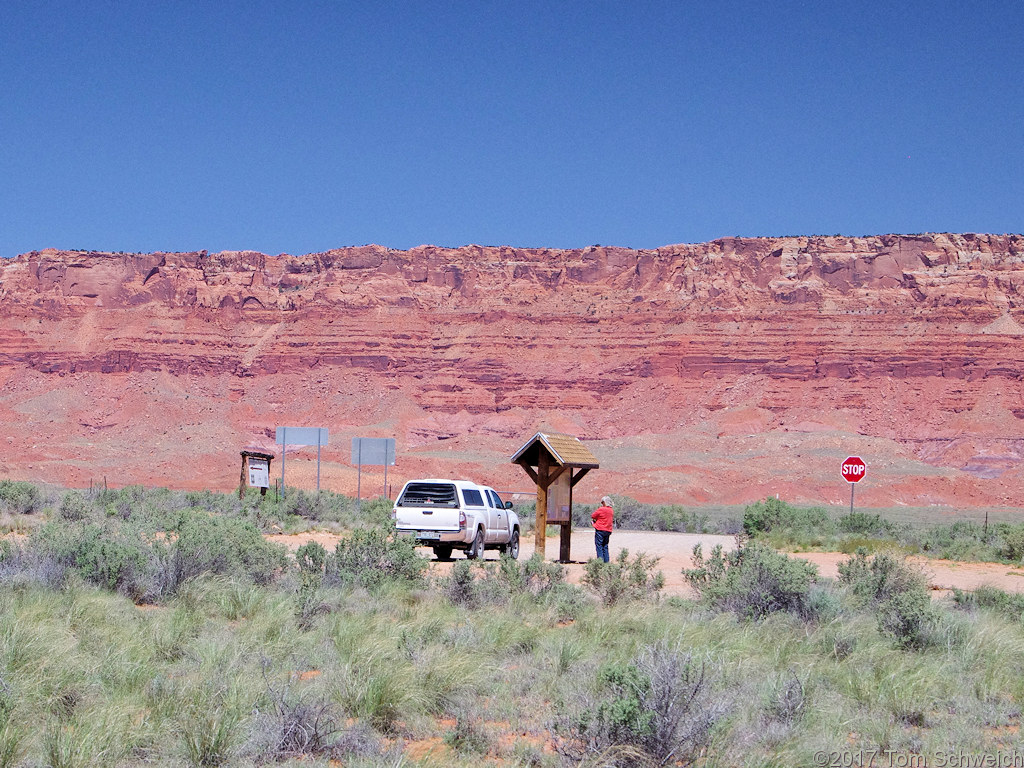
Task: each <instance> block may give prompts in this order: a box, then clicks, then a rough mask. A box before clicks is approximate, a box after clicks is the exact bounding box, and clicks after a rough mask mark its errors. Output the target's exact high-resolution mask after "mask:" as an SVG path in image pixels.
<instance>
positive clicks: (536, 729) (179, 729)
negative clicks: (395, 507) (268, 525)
mask: <svg viewBox="0 0 1024 768" xmlns="http://www.w3.org/2000/svg"><path fill="white" fill-rule="evenodd" d="M104 498H105V502H104V503H105V504H106V505H109V506H111V508H112V514H110V515H108V514H107V512H106V511H102V517H99V516H97V514H96V510H95V509H93V508H91V507H87V508H86V510H85V516H84V517H81V518H80V519H72V518H79V516H80V514H81V511H82V509H81V508H80V507H79V506H78V505H77V502H69V503H68V504H67V505H64V504H63V500H62V499H63V497H61V496H59V495H56V496H54V497H53V498H52V500H51V502H48V503H52V505H53V507H52V509H51V511H50V512H46V511H44V510H40V511H35V512H32V513H31V514H33V515H38V516H40V517H41V518H45V517H47V516H51V515H52V516H54V517H56V516H57V515H63V516H64V517H62V518H61V519H62V520H64V521H65V525H66V526H67V527H69V528H71V527H74V526H88V525H99V526H101V527H102V526H103V525H105V524H107V521H115V523H116V525H117V526H124V525H126V524H127V525H137V528H136V529H133V530H140V531H141V530H142V529H143V527H144V525H151V524H152V525H153V526H155V525H156V523H157V522H158V521H167V520H171V521H172V522H173V521H174V520H175V519H177V516H179V515H180V514H181V512H182V510H180V509H176V508H175V505H176V504H177V502H176V501H175V500H174V499H175V497H174V496H173V494H159V493H153V494H150V492H148V491H144V490H133V491H130V492H124V493H119V494H118V495H116V496H105V497H104ZM214 502H216V499H215V498H213V497H211V498H205V497H203V498H198V499H197V498H193V499H191V500H190V501H189V503H190V504H191V505H192V506H190V507H189V508H188V512H187V516H189V517H191V518H192V519H198V518H195V517H193V516H195V515H199V514H203V515H207V516H209V515H217V514H220V513H218V512H216V511H211V510H209V509H205V508H203V506H202V505H203V504H208V505H209V506H211V507H212V506H214ZM136 505H143V506H145V507H147V508H148V509H150V512H148V513H146V514H145V515H143V514H142V513H141V512H139V510H138V507H137V506H136ZM60 506H63V507H64V508H63V511H61V510H60V509H59V507H60ZM197 510H198V511H197ZM218 519H226V520H237V521H238V522H239V524H240V525H241V526H242V527H240V528H239V529H238V530H237V531H236V532H235V533H237V534H238V535H240V536H242V537H243V541H244V540H245V539H244V536H245V535H246V534H244V531H245V530H248V528H246V526H248V525H251V521H247V520H245V519H244V516H241V515H239V516H237V517H235V516H232V515H231V514H230V513H224V516H223V517H222V518H218ZM133 521H134V522H133ZM46 524H47V522H46V521H45V520H44V523H43V526H45V525H46ZM243 524H244V525H243ZM874 525H875V522H874V521H871V520H869V521H867V522H863V521H861V522H858V523H857V525H856V526H853V527H856V528H858V529H859V530H861V531H863V530H864V529H865V528H866V527H870V526H874ZM43 526H40V527H43ZM118 530H120V531H122V532H124V530H125V529H124V528H118ZM769 533H770V531H769ZM372 534H373V532H372V531H368V532H367V533H366V534H365V535H363V536H361V537H352V538H350V539H349V540H348V541H349V542H350V543H349V545H348V548H346V549H344V550H343V558H342V560H341V562H336V563H335V565H334V567H335V568H336V569H338V571H337V573H334V575H330V573H329V569H330V567H331V565H330V562H331V558H332V557H333V558H336V557H337V553H336V552H335V553H327V552H317V551H315V550H313V549H310V550H308V551H307V552H306V557H305V560H304V562H305V566H304V567H303V568H304V569H300V568H299V566H298V565H297V564H295V562H294V561H293V560H289V561H287V562H286V563H285V564H284V565H283V566H281V568H280V569H278V570H276V572H275V573H274V574H273V575H272V576H271V577H270V578H255V577H254V576H253V575H251V574H250V573H248V572H247V570H246V569H245V568H244V567H243V568H237V569H235V568H225V569H219V570H218V569H217V568H213V567H211V568H207V569H202V570H200V571H198V572H196V573H195V574H193V575H191V576H190V577H189V578H187V579H185V580H183V581H182V582H181V583H180V584H179V585H178V588H177V589H176V590H174V591H173V592H168V593H165V594H164V595H162V596H161V597H160V599H159V600H157V601H156V602H155V603H152V604H141V605H136V604H135V602H134V600H133V596H132V595H131V594H130V593H128V592H126V591H125V590H123V589H122V588H121V587H120V586H119V585H118V582H117V581H116V580H115V581H114V582H113V583H111V582H110V581H109V580H104V579H92V578H87V574H85V573H83V572H82V570H81V567H80V566H79V565H78V564H77V563H72V562H70V561H68V562H66V563H65V566H64V567H65V568H66V570H67V574H65V578H63V579H62V580H48V579H42V578H35V577H34V576H29V577H27V576H25V572H26V571H29V572H30V573H35V571H31V569H30V565H31V564H30V562H29V560H28V559H27V558H23V559H20V560H19V559H18V557H20V556H22V555H26V553H27V552H28V550H25V551H22V552H21V553H20V555H15V554H12V553H11V552H8V555H7V557H13V558H14V559H13V560H9V561H8V560H7V559H6V557H5V558H4V560H3V561H0V563H2V562H7V565H8V568H7V571H6V572H5V575H4V576H3V578H2V579H0V768H2V766H4V765H20V766H26V768H27V767H28V766H33V767H34V766H54V765H68V766H86V765H97V766H100V765H130V764H150V765H168V766H170V765H188V766H215V765H223V766H236V765H237V766H255V765H295V766H298V765H327V764H328V763H329V762H330V761H335V762H336V763H340V764H344V765H353V766H367V767H370V766H372V767H374V768H376V767H377V766H394V765H398V764H401V765H409V766H412V765H454V766H480V765H482V764H501V765H514V766H526V765H530V766H543V767H544V768H556V766H567V765H577V764H588V765H623V764H630V765H657V764H665V765H679V764H687V763H692V764H695V765H708V766H712V765H723V766H724V765H779V764H787V765H809V764H813V762H814V755H815V753H816V752H817V751H819V750H823V749H824V750H853V751H856V750H858V749H864V750H869V751H870V750H882V751H883V753H884V750H886V749H889V750H896V751H900V753H901V754H902V753H907V754H909V753H914V754H924V755H932V756H934V755H935V754H936V753H937V752H939V751H940V750H941V751H947V752H954V751H956V750H961V749H962V750H967V751H970V752H975V753H983V752H986V751H994V750H996V749H999V748H1000V747H1001V746H1002V747H1006V746H1007V745H1008V744H1012V743H1015V741H1014V740H1015V739H1016V736H1015V734H1016V733H1017V729H1019V727H1020V725H1021V712H1022V707H1024V625H1022V616H1021V613H1022V609H1021V605H1020V602H1019V600H1018V599H1017V598H1015V597H1013V596H1010V595H1006V594H1005V593H1001V592H999V591H998V590H993V589H991V588H989V589H983V590H979V591H977V592H975V593H960V594H958V595H955V596H954V598H953V599H952V600H950V601H948V602H934V603H933V602H930V601H929V602H928V603H927V605H921V606H918V607H923V608H925V613H923V614H921V615H920V616H918V618H920V619H922V621H921V622H919V623H917V624H913V623H905V624H899V623H898V621H900V620H903V619H907V618H911V619H912V618H914V616H917V614H914V613H913V612H912V609H914V607H915V605H917V603H916V602H914V601H916V600H917V597H916V596H919V595H920V588H921V584H920V582H919V580H917V579H915V578H914V574H913V573H907V572H905V571H903V570H901V569H902V568H903V567H904V565H905V564H904V563H903V562H902V561H900V560H899V559H898V558H896V557H889V558H886V557H882V558H879V557H877V556H875V557H872V556H871V555H869V554H867V553H865V554H863V555H861V556H859V557H854V558H853V559H852V561H851V564H849V565H847V566H844V578H843V579H842V580H841V581H839V582H834V583H833V582H829V581H827V580H824V579H821V578H820V577H818V576H817V575H815V574H813V573H811V572H809V571H807V570H806V569H804V568H800V567H796V568H794V567H793V566H792V564H791V563H789V562H787V561H786V559H785V558H782V557H781V556H780V555H777V553H772V552H770V551H768V550H767V548H765V545H764V543H763V541H758V542H756V544H755V545H747V547H744V548H742V549H745V550H747V552H746V554H745V555H743V556H742V557H737V558H734V559H732V560H725V559H723V560H722V562H721V563H720V566H721V567H720V568H718V566H713V567H712V566H711V565H710V564H709V563H708V562H706V561H705V562H702V563H701V564H700V566H701V567H703V568H705V570H706V571H707V572H706V573H705V574H704V575H703V576H702V577H695V578H698V580H701V579H703V582H702V583H703V584H704V588H703V591H704V593H705V594H704V596H703V598H702V599H700V600H684V599H680V598H672V599H666V598H658V597H657V590H656V589H653V586H655V582H653V581H651V579H652V578H653V577H654V573H653V568H654V567H655V566H654V565H653V564H652V563H651V562H650V560H649V559H647V558H639V557H637V558H629V559H628V560H627V561H625V562H624V563H623V566H624V567H623V568H622V569H621V570H620V572H618V573H617V574H616V573H612V572H610V571H609V572H607V573H605V572H602V573H600V574H596V575H595V578H594V579H593V580H592V581H591V583H588V584H584V585H579V586H578V585H573V584H568V583H566V581H565V578H564V577H565V574H564V572H563V571H562V570H561V569H560V567H559V566H557V565H554V564H551V563H544V562H542V561H528V560H526V561H519V562H514V561H507V560H502V561H499V562H496V563H483V564H480V563H466V564H465V565H464V566H463V567H462V568H460V569H459V575H458V578H457V579H453V578H452V576H446V575H439V574H433V575H431V574H428V573H426V572H424V571H422V570H421V569H420V568H419V567H418V564H417V563H411V568H409V569H406V568H405V566H406V565H410V564H409V563H406V562H405V560H403V559H402V558H403V556H404V555H403V551H399V550H393V549H391V548H390V544H389V542H388V537H387V536H383V537H378V536H376V535H372ZM126 540H127V539H126ZM219 540H220V541H227V542H231V541H233V540H234V539H233V538H232V537H231V536H226V537H224V538H223V539H219ZM60 543H61V545H62V546H63V545H64V544H65V543H68V542H64V541H63V540H61V542H60ZM72 543H73V542H72ZM356 545H358V546H356ZM353 547H355V548H354V549H353ZM748 547H749V549H748ZM55 551H56V553H57V554H60V553H61V552H62V551H63V550H60V549H59V548H57V550H55ZM723 557H724V555H723ZM366 558H369V559H366ZM709 559H710V558H708V559H706V560H709ZM90 562H93V561H90ZM207 562H214V560H213V559H210V560H208V561H207ZM239 562H244V558H241V556H240V558H239ZM382 563H383V564H384V566H386V567H388V568H392V572H391V576H393V578H387V579H381V578H361V576H362V575H364V574H363V572H365V571H367V570H368V569H369V570H370V571H373V572H375V570H378V569H379V568H380V564H382ZM459 565H461V564H460V563H456V564H455V566H459ZM455 566H453V567H452V568H451V573H452V574H455V572H456V567H455ZM321 569H322V571H321ZM698 570H699V569H698ZM730 572H733V575H732V576H730ZM339 573H344V574H345V576H344V577H342V576H339V575H338V574H339ZM18 574H21V577H18V578H16V576H18ZM304 577H307V578H304ZM613 577H614V579H619V581H622V582H624V583H627V585H628V584H632V585H634V586H635V587H636V588H635V589H619V588H618V587H616V588H615V589H614V590H613V592H614V594H615V595H616V599H614V600H608V599H607V594H611V592H608V589H609V584H613V586H614V583H617V582H614V579H613ZM641 577H642V578H641ZM456 585H457V586H458V589H456V588H455V586H456ZM620 586H621V585H620ZM815 590H822V591H823V594H824V595H825V598H822V597H821V595H820V594H819V595H818V596H817V597H815V595H816V594H817V593H816V592H815ZM304 593H305V594H304ZM309 594H313V595H314V596H315V600H314V602H315V605H316V606H317V610H316V612H315V613H312V614H309V615H304V613H303V611H302V610H301V606H302V605H303V604H304V602H303V601H304V600H305V599H306V597H308V595H309ZM906 595H910V596H911V598H912V599H911V600H910V601H909V602H907V603H905V604H904V603H897V604H893V601H894V600H898V599H899V598H901V596H906ZM814 601H818V602H814ZM751 606H753V608H754V609H753V610H748V608H750V607H751ZM823 606H824V607H825V608H828V610H822V607H823ZM769 607H770V608H772V610H768V609H767V608H769ZM901 611H902V613H900V612H901ZM886 617H888V618H886ZM894 617H895V618H894ZM900 627H903V629H900ZM908 627H909V629H907V628H908ZM915 627H916V628H915ZM911 630H913V631H911ZM918 637H920V638H921V639H922V640H923V641H922V642H916V641H915V642H906V639H907V638H918ZM680 713H682V714H680ZM427 747H429V748H431V749H433V750H434V751H433V753H432V756H428V754H427V752H426V748H427Z"/></svg>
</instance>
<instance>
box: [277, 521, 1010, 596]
mask: <svg viewBox="0 0 1024 768" xmlns="http://www.w3.org/2000/svg"><path fill="white" fill-rule="evenodd" d="M267 538H268V539H270V540H271V541H276V542H279V543H282V544H284V545H285V546H286V547H288V549H289V550H291V551H295V550H296V549H298V548H299V547H300V546H302V545H303V544H305V543H306V542H307V541H317V542H319V543H320V544H322V545H323V546H324V547H325V548H326V549H328V550H333V549H334V546H335V544H336V543H337V541H338V538H339V537H338V535H337V534H333V533H323V532H307V533H300V534H295V535H280V534H278V535H272V536H268V537H267ZM697 543H700V544H702V545H703V547H704V552H705V553H708V552H710V551H711V549H712V548H713V547H714V546H715V545H716V544H721V545H722V546H723V548H725V549H731V548H732V547H733V546H735V543H736V542H735V539H734V538H733V537H732V536H717V535H712V534H695V533H660V532H652V531H615V532H614V533H613V534H612V539H611V547H610V550H611V556H612V557H613V558H614V557H615V556H616V555H617V554H618V553H619V551H620V550H622V549H628V550H629V551H630V552H631V553H636V552H645V553H647V554H648V555H654V556H655V557H657V558H659V562H658V567H659V568H661V571H662V573H663V574H665V594H667V595H690V594H692V593H691V592H690V589H689V587H688V586H687V585H686V582H685V580H684V579H683V576H682V569H683V568H690V567H692V566H693V561H692V559H691V552H692V551H693V546H694V544H697ZM420 551H421V552H422V553H423V554H424V555H431V553H430V550H429V549H426V548H424V549H421V550H420ZM533 551H534V543H533V536H527V539H526V540H524V541H523V543H522V548H521V553H520V557H530V556H531V555H532V554H533ZM571 554H572V559H573V562H572V563H569V564H568V565H567V566H566V568H567V569H568V578H569V581H571V582H576V583H578V582H579V580H580V579H581V578H582V576H583V563H584V562H585V561H586V559H587V558H589V557H592V556H593V554H594V532H593V531H592V530H590V529H586V528H585V529H582V530H577V531H573V535H572V546H571ZM545 555H546V557H547V558H548V559H549V560H553V559H555V558H556V557H557V556H558V538H557V537H549V538H548V540H547V545H546V547H545ZM791 556H792V557H799V558H801V559H803V560H807V561H809V562H811V563H814V564H815V565H816V566H817V567H818V572H819V573H820V574H821V575H822V576H827V577H830V578H835V577H836V576H837V575H838V570H837V566H838V564H839V563H841V562H843V561H845V560H846V559H847V558H848V556H847V555H844V554H841V553H839V552H800V553H794V554H792V555H791ZM454 557H455V559H456V560H457V559H459V558H460V557H461V555H460V554H459V553H456V554H455V555H454ZM431 558H432V555H431ZM485 559H486V560H488V561H496V560H497V559H498V553H497V551H494V550H488V551H487V553H486V557H485ZM912 562H914V563H916V564H917V565H919V566H920V567H921V569H922V570H923V571H924V572H925V573H926V574H927V575H928V578H929V580H930V582H931V585H932V588H933V589H934V590H936V591H937V592H939V593H943V592H945V591H947V590H950V589H952V588H953V587H957V588H959V589H966V590H972V589H977V588H978V587H980V586H982V585H983V584H988V585H991V586H994V587H998V588H999V589H1002V590H1005V591H1007V592H1024V569H1022V568H1014V567H1011V566H1007V565H1000V564H998V563H957V562H952V561H949V560H931V559H929V558H924V557H919V558H912ZM430 567H431V569H433V570H435V571H438V572H441V573H444V572H446V571H447V570H448V569H450V568H451V563H450V562H449V563H440V562H438V561H436V560H434V559H431V564H430Z"/></svg>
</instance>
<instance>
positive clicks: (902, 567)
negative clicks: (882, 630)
mask: <svg viewBox="0 0 1024 768" xmlns="http://www.w3.org/2000/svg"><path fill="white" fill-rule="evenodd" d="M839 581H840V583H842V584H845V585H846V586H847V587H848V588H849V590H850V592H851V593H852V594H853V595H854V596H855V597H856V598H857V599H858V600H859V601H860V602H861V603H862V604H872V605H880V604H881V603H884V602H885V601H886V600H889V599H890V598H892V597H894V596H895V595H898V594H903V593H904V592H913V591H917V592H924V593H925V594H927V593H928V579H927V578H926V577H925V575H924V574H923V573H922V572H921V571H919V570H918V569H916V568H914V567H913V566H911V565H910V564H909V563H907V561H906V559H904V558H900V557H896V556H894V555H891V554H888V553H880V554H877V555H875V556H873V557H868V554H867V552H866V551H864V550H859V551H858V552H857V553H856V554H855V555H854V556H853V557H851V558H850V559H849V560H847V561H846V562H843V563H840V564H839Z"/></svg>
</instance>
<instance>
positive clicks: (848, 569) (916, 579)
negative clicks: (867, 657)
mask: <svg viewBox="0 0 1024 768" xmlns="http://www.w3.org/2000/svg"><path fill="white" fill-rule="evenodd" d="M839 581H840V582H841V583H842V584H845V585H846V586H847V588H848V589H849V590H850V592H851V593H852V594H853V595H854V596H855V598H856V599H857V600H859V601H860V602H861V603H862V604H864V605H867V606H870V607H872V608H873V609H874V610H875V613H876V616H877V620H878V628H879V630H880V631H881V632H882V633H884V634H886V635H889V636H890V637H892V638H893V640H894V641H895V642H896V644H897V645H898V646H900V647H902V648H907V649H912V650H920V649H922V648H925V647H928V646H930V645H934V644H936V643H938V642H939V641H940V637H939V635H940V634H941V632H942V631H943V629H944V628H943V626H942V624H943V621H942V616H941V614H940V613H939V611H938V610H937V609H936V608H935V607H934V606H932V604H931V593H930V591H929V589H928V579H927V577H925V575H924V574H923V573H922V572H921V571H919V570H918V569H916V568H914V567H913V566H911V565H910V564H909V563H907V562H906V560H904V559H901V558H897V557H894V556H892V555H889V554H884V553H883V554H878V555H875V556H874V557H871V558H869V557H868V556H867V553H866V552H864V551H863V550H861V551H859V552H857V554H856V555H854V556H853V557H852V558H850V559H849V560H847V561H846V562H845V563H840V564H839ZM947 629H948V628H947Z"/></svg>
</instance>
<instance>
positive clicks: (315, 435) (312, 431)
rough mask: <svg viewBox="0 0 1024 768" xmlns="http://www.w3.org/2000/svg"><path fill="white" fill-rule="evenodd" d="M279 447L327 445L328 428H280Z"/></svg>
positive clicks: (278, 430) (278, 431)
mask: <svg viewBox="0 0 1024 768" xmlns="http://www.w3.org/2000/svg"><path fill="white" fill-rule="evenodd" d="M277 444H278V445H327V427H278V428H277Z"/></svg>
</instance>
